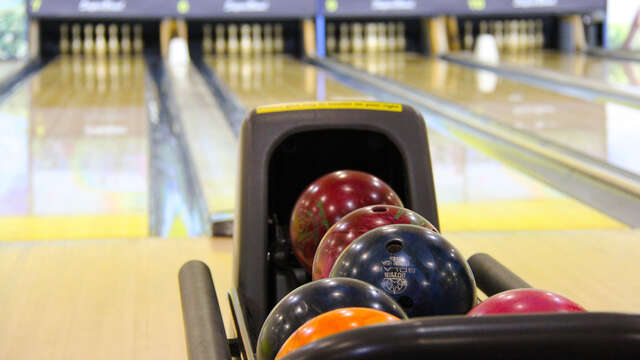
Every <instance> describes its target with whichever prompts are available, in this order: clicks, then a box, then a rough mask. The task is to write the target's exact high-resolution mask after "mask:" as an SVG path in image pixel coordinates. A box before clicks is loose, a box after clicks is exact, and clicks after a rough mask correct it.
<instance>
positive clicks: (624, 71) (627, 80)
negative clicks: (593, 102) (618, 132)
mask: <svg viewBox="0 0 640 360" xmlns="http://www.w3.org/2000/svg"><path fill="white" fill-rule="evenodd" d="M500 57H501V58H500V61H501V62H504V63H506V64H510V65H518V66H526V67H533V68H536V69H542V70H552V71H557V72H560V73H563V74H566V75H572V76H577V77H579V78H584V79H588V80H595V81H599V82H603V83H606V84H608V85H612V86H615V87H620V88H626V89H628V90H631V91H635V92H636V93H640V88H638V87H640V63H638V62H636V61H630V60H618V59H607V58H602V57H597V56H590V55H586V54H584V53H578V52H575V53H559V52H556V51H550V50H546V51H536V52H529V53H526V54H518V53H505V54H501V55H500Z"/></svg>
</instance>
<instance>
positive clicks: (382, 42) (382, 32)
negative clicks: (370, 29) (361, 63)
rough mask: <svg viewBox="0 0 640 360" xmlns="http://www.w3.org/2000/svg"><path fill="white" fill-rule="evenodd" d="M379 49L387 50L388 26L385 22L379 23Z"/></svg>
mask: <svg viewBox="0 0 640 360" xmlns="http://www.w3.org/2000/svg"><path fill="white" fill-rule="evenodd" d="M377 28H378V51H380V52H385V51H387V27H386V26H385V24H384V23H378V24H377Z"/></svg>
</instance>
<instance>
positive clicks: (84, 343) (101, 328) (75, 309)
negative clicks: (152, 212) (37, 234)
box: [0, 238, 232, 360]
mask: <svg viewBox="0 0 640 360" xmlns="http://www.w3.org/2000/svg"><path fill="white" fill-rule="evenodd" d="M191 259H199V260H202V261H204V262H206V263H207V264H208V265H209V266H210V267H211V269H212V273H213V277H214V279H215V283H216V287H217V293H218V297H219V302H220V304H221V305H222V306H223V310H224V311H223V316H224V320H225V325H227V326H230V324H231V323H230V320H231V318H230V310H229V309H228V305H227V304H228V301H227V300H226V292H227V290H228V289H229V287H230V284H231V273H230V271H231V261H232V260H231V259H232V256H231V240H230V239H206V238H189V239H187V238H179V239H160V238H150V239H135V240H132V239H112V240H75V241H51V242H5V243H0V299H2V306H0V317H1V318H2V321H1V322H0V358H2V359H21V360H30V359H34V360H35V359H50V360H57V359H60V360H63V359H64V360H73V359H88V358H91V359H105V360H106V359H121V360H126V359H132V360H133V359H186V358H187V356H186V345H185V338H184V325H183V321H182V312H181V305H180V296H179V287H178V270H179V268H180V266H181V265H182V264H183V263H184V262H186V261H188V260H191ZM228 328H229V329H230V327H228Z"/></svg>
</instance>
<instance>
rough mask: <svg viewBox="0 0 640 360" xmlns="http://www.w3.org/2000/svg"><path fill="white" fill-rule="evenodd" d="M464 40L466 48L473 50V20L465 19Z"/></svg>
mask: <svg viewBox="0 0 640 360" xmlns="http://www.w3.org/2000/svg"><path fill="white" fill-rule="evenodd" d="M462 42H463V46H464V49H465V50H467V51H471V50H473V23H472V22H471V21H465V23H464V38H463V39H462Z"/></svg>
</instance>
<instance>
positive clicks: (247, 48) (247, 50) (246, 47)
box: [240, 24, 251, 56]
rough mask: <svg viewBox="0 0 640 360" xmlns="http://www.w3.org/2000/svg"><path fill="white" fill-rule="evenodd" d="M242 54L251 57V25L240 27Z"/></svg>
mask: <svg viewBox="0 0 640 360" xmlns="http://www.w3.org/2000/svg"><path fill="white" fill-rule="evenodd" d="M240 54H242V55H244V56H248V55H251V25H249V24H242V25H240Z"/></svg>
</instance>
